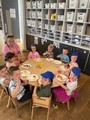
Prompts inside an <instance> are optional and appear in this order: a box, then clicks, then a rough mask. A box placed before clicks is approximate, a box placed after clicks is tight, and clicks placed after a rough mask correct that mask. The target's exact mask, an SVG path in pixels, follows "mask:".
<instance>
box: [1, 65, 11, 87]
mask: <svg viewBox="0 0 90 120" xmlns="http://www.w3.org/2000/svg"><path fill="white" fill-rule="evenodd" d="M9 83H10V79H9V74H8V71H7V68H6V66H5V65H0V84H5V85H9Z"/></svg>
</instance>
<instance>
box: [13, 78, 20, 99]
mask: <svg viewBox="0 0 90 120" xmlns="http://www.w3.org/2000/svg"><path fill="white" fill-rule="evenodd" d="M20 84H21V81H20V79H19V80H17V86H16V88H15V89H14V90H13V91H11V96H12V97H13V98H16V97H17V94H18V91H19V88H20Z"/></svg>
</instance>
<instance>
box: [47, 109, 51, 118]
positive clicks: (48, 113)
mask: <svg viewBox="0 0 90 120" xmlns="http://www.w3.org/2000/svg"><path fill="white" fill-rule="evenodd" d="M49 112H50V108H48V113H47V120H48V119H49Z"/></svg>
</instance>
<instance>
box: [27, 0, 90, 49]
mask: <svg viewBox="0 0 90 120" xmlns="http://www.w3.org/2000/svg"><path fill="white" fill-rule="evenodd" d="M26 34H29V35H33V36H37V37H41V38H45V39H48V40H52V41H56V42H59V43H64V44H68V45H72V46H77V47H80V48H84V49H88V50H90V0H26Z"/></svg>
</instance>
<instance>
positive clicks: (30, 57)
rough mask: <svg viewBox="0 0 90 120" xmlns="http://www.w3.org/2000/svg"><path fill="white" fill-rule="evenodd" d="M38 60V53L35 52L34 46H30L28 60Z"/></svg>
mask: <svg viewBox="0 0 90 120" xmlns="http://www.w3.org/2000/svg"><path fill="white" fill-rule="evenodd" d="M34 58H40V55H39V53H38V52H37V51H36V45H34V44H32V45H31V52H30V53H29V55H28V59H34Z"/></svg>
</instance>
